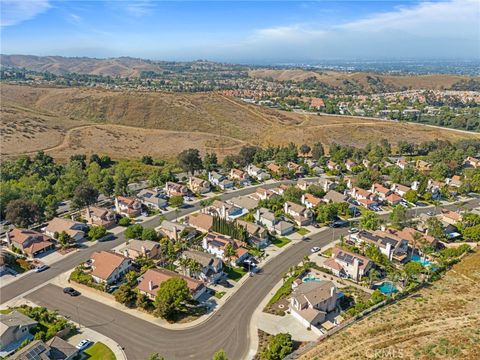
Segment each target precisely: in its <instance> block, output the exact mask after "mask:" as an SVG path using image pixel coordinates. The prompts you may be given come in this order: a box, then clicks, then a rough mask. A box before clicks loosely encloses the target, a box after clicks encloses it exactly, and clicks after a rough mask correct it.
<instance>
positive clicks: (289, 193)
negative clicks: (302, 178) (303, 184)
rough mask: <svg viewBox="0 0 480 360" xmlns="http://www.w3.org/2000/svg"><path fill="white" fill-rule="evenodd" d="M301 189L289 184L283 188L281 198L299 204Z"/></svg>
mask: <svg viewBox="0 0 480 360" xmlns="http://www.w3.org/2000/svg"><path fill="white" fill-rule="evenodd" d="M302 195H303V191H302V190H301V189H299V188H298V187H296V186H289V187H288V188H287V189H285V192H284V194H283V198H284V199H285V201H291V202H294V203H297V204H300V203H301V201H302Z"/></svg>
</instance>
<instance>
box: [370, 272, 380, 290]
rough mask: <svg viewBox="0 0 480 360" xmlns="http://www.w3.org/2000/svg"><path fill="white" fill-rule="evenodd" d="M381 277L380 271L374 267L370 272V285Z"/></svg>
mask: <svg viewBox="0 0 480 360" xmlns="http://www.w3.org/2000/svg"><path fill="white" fill-rule="evenodd" d="M379 278H380V273H379V272H378V270H376V269H372V270H370V271H369V273H368V284H369V285H370V287H371V286H372V285H373V283H374V282H375V281H377V280H378V279H379Z"/></svg>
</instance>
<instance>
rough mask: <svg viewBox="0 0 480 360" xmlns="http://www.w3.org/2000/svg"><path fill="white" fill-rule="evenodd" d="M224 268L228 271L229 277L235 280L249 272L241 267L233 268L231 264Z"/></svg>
mask: <svg viewBox="0 0 480 360" xmlns="http://www.w3.org/2000/svg"><path fill="white" fill-rule="evenodd" d="M223 270H224V271H225V272H226V273H227V276H228V278H229V279H231V280H233V281H235V282H236V281H238V280H240V279H241V278H242V277H243V275H245V274H246V273H247V272H246V271H245V270H244V269H243V268H241V267H234V268H233V267H231V266H226V267H225V268H224V269H223Z"/></svg>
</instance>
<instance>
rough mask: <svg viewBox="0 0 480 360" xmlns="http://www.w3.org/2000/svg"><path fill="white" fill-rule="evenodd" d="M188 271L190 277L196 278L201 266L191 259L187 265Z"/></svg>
mask: <svg viewBox="0 0 480 360" xmlns="http://www.w3.org/2000/svg"><path fill="white" fill-rule="evenodd" d="M188 269H189V270H190V274H191V276H192V275H193V276H195V277H197V275H198V273H199V272H201V271H202V269H203V267H202V265H201V264H200V263H199V262H198V261H195V260H193V259H191V260H190V261H189V263H188Z"/></svg>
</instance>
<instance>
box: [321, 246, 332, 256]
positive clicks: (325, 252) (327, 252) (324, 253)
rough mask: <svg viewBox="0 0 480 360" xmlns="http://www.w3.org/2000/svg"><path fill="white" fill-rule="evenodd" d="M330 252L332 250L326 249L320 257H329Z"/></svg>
mask: <svg viewBox="0 0 480 360" xmlns="http://www.w3.org/2000/svg"><path fill="white" fill-rule="evenodd" d="M332 250H333V249H332V248H328V249H327V250H325V251H324V252H323V253H322V255H323V256H326V257H330V256H332Z"/></svg>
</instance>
